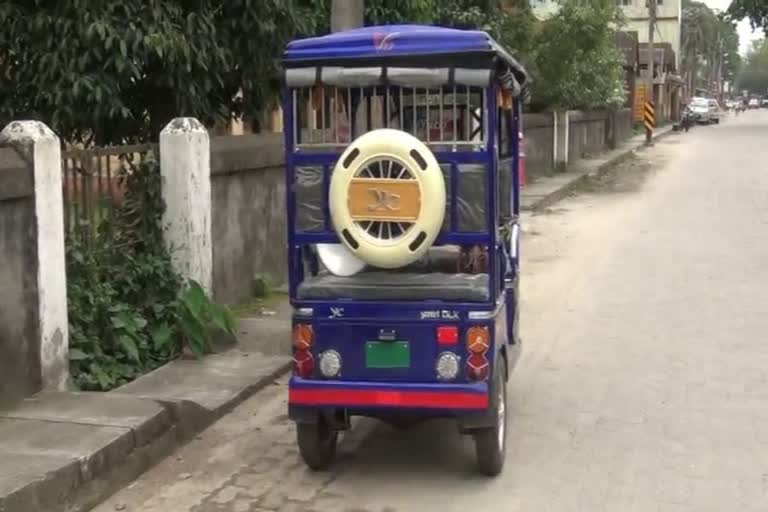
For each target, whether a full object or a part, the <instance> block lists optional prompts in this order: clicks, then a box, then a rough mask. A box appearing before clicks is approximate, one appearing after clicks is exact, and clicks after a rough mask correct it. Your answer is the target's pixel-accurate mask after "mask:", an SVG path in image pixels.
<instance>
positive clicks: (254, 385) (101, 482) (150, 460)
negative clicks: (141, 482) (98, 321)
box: [0, 333, 290, 512]
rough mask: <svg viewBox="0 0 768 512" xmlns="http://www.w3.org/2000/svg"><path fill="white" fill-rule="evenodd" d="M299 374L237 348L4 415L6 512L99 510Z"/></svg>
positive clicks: (282, 360) (286, 362)
mask: <svg viewBox="0 0 768 512" xmlns="http://www.w3.org/2000/svg"><path fill="white" fill-rule="evenodd" d="M288 336H289V333H286V339H287V337H288ZM289 368H290V358H289V357H286V356H266V355H264V354H262V353H260V352H249V351H243V350H240V349H237V348H234V349H231V350H228V351H226V352H223V353H220V354H214V355H211V356H207V357H205V358H203V359H201V360H176V361H172V362H170V363H169V364H167V365H165V366H163V367H161V368H158V369H157V370H155V371H153V372H151V373H149V374H147V375H144V376H142V377H140V378H139V379H137V380H135V381H133V382H131V383H129V384H127V385H125V386H123V387H121V388H118V389H116V390H114V391H112V392H109V393H67V392H56V393H52V392H43V393H40V394H38V395H35V396H33V397H31V398H29V399H27V400H24V401H23V402H22V403H21V404H19V405H18V406H17V407H14V408H13V409H10V410H7V411H0V512H16V511H19V512H20V511H24V512H63V511H66V512H85V511H87V510H90V509H91V508H92V507H94V506H95V505H96V504H98V503H100V502H101V501H103V500H104V499H105V498H107V497H108V496H110V495H111V494H113V493H114V492H115V491H117V490H118V489H119V488H121V487H122V486H124V485H127V484H128V483H129V482H131V481H132V480H133V479H135V478H136V477H138V476H139V475H141V474H142V473H144V472H145V471H147V470H148V469H150V468H151V467H152V466H153V465H154V464H156V463H157V462H159V461H160V460H162V459H163V458H165V457H167V456H168V455H170V454H171V453H172V452H173V451H174V450H175V449H176V448H177V447H178V446H180V445H181V444H183V443H184V442H185V441H187V440H189V439H190V438H192V437H194V436H195V435H196V434H197V433H199V432H200V431H202V430H203V429H205V428H206V427H208V426H209V425H210V424H211V423H213V422H214V421H216V420H217V419H219V418H221V417H222V416H224V415H225V414H227V413H228V412H230V411H231V410H232V409H234V408H235V407H236V406H237V405H239V404H240V403H242V402H243V401H244V400H246V399H248V398H250V397H251V396H253V395H254V394H256V393H257V392H258V391H259V390H261V389H263V388H264V387H265V386H267V385H269V384H270V383H271V382H273V381H274V380H275V379H276V378H278V377H280V376H281V375H283V374H284V373H285V372H287V371H288V369H289Z"/></svg>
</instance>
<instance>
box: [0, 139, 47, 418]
mask: <svg viewBox="0 0 768 512" xmlns="http://www.w3.org/2000/svg"><path fill="white" fill-rule="evenodd" d="M30 167H31V166H29V165H28V164H27V162H25V161H24V160H23V159H22V158H21V156H20V155H19V154H18V153H17V152H16V150H14V149H12V148H10V147H0V406H2V405H4V404H7V403H10V402H12V401H14V400H17V399H19V398H23V397H25V396H27V395H29V394H31V393H34V392H36V391H38V390H39V389H40V388H41V386H42V377H41V368H40V348H39V343H38V339H39V329H38V320H37V319H38V311H37V277H36V275H37V265H36V263H35V262H36V261H37V247H36V240H35V201H34V192H33V181H32V169H31V168H30Z"/></svg>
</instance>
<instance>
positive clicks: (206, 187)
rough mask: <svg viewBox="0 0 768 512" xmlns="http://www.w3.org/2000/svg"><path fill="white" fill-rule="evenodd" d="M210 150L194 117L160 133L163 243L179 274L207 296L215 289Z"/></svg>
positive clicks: (180, 120)
mask: <svg viewBox="0 0 768 512" xmlns="http://www.w3.org/2000/svg"><path fill="white" fill-rule="evenodd" d="M210 146H211V144H210V139H209V137H208V132H207V131H206V129H205V128H204V127H203V125H202V124H200V122H199V121H198V120H197V119H194V118H190V117H182V118H176V119H174V120H173V121H171V122H170V123H168V126H166V127H165V128H164V129H163V131H162V132H161V133H160V172H161V174H162V177H163V185H162V191H163V199H164V200H165V205H166V209H165V214H164V215H163V224H164V225H165V240H166V243H167V244H168V247H169V248H170V250H171V256H172V258H173V265H174V267H175V268H176V271H177V272H179V274H181V276H182V277H184V278H186V279H193V280H195V281H197V282H198V283H200V286H202V287H203V289H204V290H206V291H207V292H208V293H211V291H212V287H213V247H212V244H211V148H210Z"/></svg>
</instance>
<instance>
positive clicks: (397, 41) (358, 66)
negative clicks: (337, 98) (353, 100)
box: [283, 25, 528, 95]
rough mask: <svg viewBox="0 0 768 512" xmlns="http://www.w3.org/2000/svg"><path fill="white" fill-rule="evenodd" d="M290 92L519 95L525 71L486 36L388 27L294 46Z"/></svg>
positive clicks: (289, 54)
mask: <svg viewBox="0 0 768 512" xmlns="http://www.w3.org/2000/svg"><path fill="white" fill-rule="evenodd" d="M283 64H284V66H285V68H286V71H285V79H286V84H287V85H288V86H289V87H308V86H311V85H314V84H327V85H334V86H342V87H352V86H373V85H380V84H391V85H398V86H404V87H440V86H443V85H456V84H458V85H468V86H487V85H490V84H491V83H492V82H493V81H494V80H495V81H496V82H497V83H499V84H500V85H501V86H502V87H504V88H507V89H510V90H512V91H513V94H514V95H519V94H521V92H524V91H525V90H526V89H527V85H528V73H527V72H526V71H525V68H524V67H523V66H522V65H521V64H520V63H519V62H518V61H517V60H516V59H515V58H514V57H512V55H510V54H509V52H507V51H506V50H505V49H504V48H502V47H501V46H500V45H499V44H498V43H497V42H496V41H494V40H493V38H492V37H491V36H489V35H488V34H487V33H486V32H482V31H479V30H459V29H453V28H443V27H433V26H426V25H384V26H376V27H365V28H359V29H353V30H347V31H345V32H338V33H335V34H330V35H327V36H322V37H312V38H308V39H300V40H297V41H293V42H291V43H290V44H289V45H288V47H287V48H286V50H285V53H284V55H283Z"/></svg>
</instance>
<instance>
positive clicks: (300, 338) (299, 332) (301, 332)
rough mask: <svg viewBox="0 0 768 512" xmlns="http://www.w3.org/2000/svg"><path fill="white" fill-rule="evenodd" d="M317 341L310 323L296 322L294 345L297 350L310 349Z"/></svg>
mask: <svg viewBox="0 0 768 512" xmlns="http://www.w3.org/2000/svg"><path fill="white" fill-rule="evenodd" d="M314 342H315V332H314V331H313V330H312V326H311V325H308V324H296V325H295V326H293V346H294V348H295V349H296V350H309V348H310V347H311V346H312V343H314Z"/></svg>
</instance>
